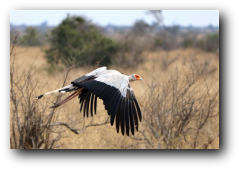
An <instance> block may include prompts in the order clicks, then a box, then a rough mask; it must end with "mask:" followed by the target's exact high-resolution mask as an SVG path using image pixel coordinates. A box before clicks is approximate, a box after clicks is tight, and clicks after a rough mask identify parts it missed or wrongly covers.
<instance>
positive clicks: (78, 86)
mask: <svg viewBox="0 0 239 169" xmlns="http://www.w3.org/2000/svg"><path fill="white" fill-rule="evenodd" d="M135 80H142V78H141V77H140V76H139V75H136V74H133V75H130V76H127V75H124V74H122V73H120V72H119V71H116V70H107V69H106V67H101V68H98V69H95V70H94V71H92V72H89V73H87V74H85V75H84V76H81V77H80V78H78V79H75V80H74V81H72V82H71V85H68V86H65V87H63V88H60V89H57V90H54V91H51V92H48V93H45V94H43V95H40V96H38V97H37V99H40V98H41V97H42V96H44V95H47V94H51V93H54V92H62V93H65V92H72V91H74V92H73V93H72V94H71V95H70V96H69V97H67V98H66V99H64V100H62V101H61V102H59V103H56V104H54V105H53V106H51V108H56V107H59V106H60V105H62V104H64V103H66V102H67V101H69V100H71V99H72V98H74V97H76V96H79V100H80V104H81V107H80V111H82V110H83V113H84V116H85V115H86V116H87V117H88V116H89V113H91V116H93V112H95V113H96V106H97V98H98V97H99V98H100V99H102V100H103V103H104V105H105V109H106V110H107V111H108V115H109V116H110V117H111V120H110V122H111V125H113V124H114V121H115V122H116V129H117V132H119V128H121V133H122V134H123V135H124V132H125V131H126V134H127V135H129V130H131V133H132V134H133V135H134V130H135V128H136V130H138V123H139V121H141V111H140V108H139V105H138V102H137V100H136V98H135V95H134V92H133V89H132V88H131V87H130V85H129V82H131V81H135Z"/></svg>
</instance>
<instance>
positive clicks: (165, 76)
mask: <svg viewBox="0 0 239 169" xmlns="http://www.w3.org/2000/svg"><path fill="white" fill-rule="evenodd" d="M15 54H16V55H15V62H16V63H18V64H19V65H21V66H20V68H19V70H18V73H20V72H21V71H23V70H24V69H21V68H28V67H32V69H33V70H34V71H35V74H34V79H38V83H37V87H36V90H35V91H34V93H36V95H40V94H42V93H45V92H47V91H50V90H54V89H56V88H60V87H61V86H62V83H63V80H64V76H65V72H64V71H60V72H56V73H54V74H49V73H48V72H47V71H46V68H47V66H48V65H47V62H46V59H45V58H44V49H43V48H40V47H27V48H24V47H17V48H16V51H15ZM144 55H145V58H144V59H145V62H144V64H142V65H139V66H138V67H137V68H136V69H135V68H134V69H133V68H127V69H125V68H121V67H120V66H111V67H109V68H108V69H116V70H119V71H120V72H122V73H124V74H133V73H135V74H139V75H140V76H142V77H143V81H142V82H141V81H137V82H133V83H132V84H131V86H132V88H133V90H134V92H135V95H136V97H137V99H138V101H139V104H140V105H141V106H142V107H144V105H145V101H146V98H148V95H149V86H150V85H151V83H152V82H153V83H155V84H159V86H160V85H161V86H162V85H163V83H164V81H168V80H170V78H171V75H172V73H174V72H175V70H177V71H178V72H179V79H181V77H183V76H186V75H185V74H186V72H190V71H191V69H193V67H190V65H188V62H187V61H190V60H191V58H194V59H195V60H196V62H197V63H204V64H210V67H213V68H214V70H213V71H212V73H210V74H208V75H207V76H205V78H202V79H201V80H199V81H197V83H199V84H198V85H199V86H200V83H201V82H202V83H204V82H207V84H210V86H209V87H210V90H209V92H208V93H209V94H210V91H212V92H213V91H214V90H218V89H219V58H218V55H215V54H213V53H206V52H202V51H199V50H196V49H177V50H173V51H169V52H165V51H158V52H145V54H144ZM199 65H200V64H199ZM93 69H94V67H93V66H92V67H82V68H74V69H72V70H71V71H70V72H69V76H68V77H67V80H66V84H69V83H70V82H71V81H72V80H74V79H76V78H78V77H80V76H82V75H83V74H85V73H87V72H89V71H91V70H93ZM184 72H185V74H184ZM212 80H213V81H212ZM191 90H193V88H192V89H191ZM200 90H201V92H203V91H204V90H205V93H206V88H205V85H203V86H202V87H201V88H200ZM67 95H68V93H67V94H64V95H63V96H62V98H64V97H66V96H67ZM57 96H58V94H53V95H51V96H50V95H47V96H45V97H43V98H42V99H40V100H38V101H37V104H38V105H41V104H44V105H45V106H46V107H50V106H51V105H52V104H53V103H54V102H55V100H56V97H57ZM217 97H218V100H219V96H217ZM32 99H34V98H32ZM78 102H79V101H78V99H74V100H72V101H70V102H68V103H66V104H65V105H63V106H61V107H59V108H57V111H56V113H57V118H56V122H57V121H58V122H67V123H69V124H70V125H71V126H72V127H73V128H83V127H84V126H86V125H87V124H89V123H91V122H92V120H93V123H102V122H104V121H105V120H106V119H107V117H108V115H107V112H106V111H105V109H104V107H103V103H102V101H100V100H99V101H98V107H97V115H95V116H94V117H89V118H83V117H82V116H83V115H82V113H80V112H79V108H80V105H79V103H78ZM12 110H13V108H12V104H11V111H12ZM51 111H52V109H47V110H46V113H50V112H51ZM214 111H215V112H217V111H219V104H218V106H217V109H215V110H214ZM142 113H143V121H142V123H140V125H139V128H140V129H142V128H144V126H145V119H144V117H145V116H147V115H146V114H145V112H144V111H142ZM11 120H12V118H11ZM210 126H211V128H212V129H210V131H208V132H209V134H211V135H214V136H215V137H213V138H214V139H213V140H212V141H211V142H210V144H209V145H208V146H207V148H212V149H218V148H219V115H217V117H216V118H214V119H213V120H212V121H210ZM11 130H12V129H11ZM208 130H209V129H208ZM206 131H207V130H205V132H206ZM212 131H213V132H212ZM57 132H58V134H59V133H60V136H61V139H60V140H59V141H58V142H57V143H56V145H55V148H63V149H64V148H67V149H124V148H126V149H127V148H137V149H144V148H147V146H145V140H144V141H142V140H136V139H132V138H130V137H128V136H122V135H121V134H120V133H119V134H118V133H117V132H116V129H115V126H111V125H110V124H106V125H102V126H95V127H89V128H87V129H86V130H85V131H84V132H83V133H81V134H75V133H73V132H71V131H69V130H67V128H65V127H64V126H63V127H61V128H59V129H58V131H57ZM140 137H141V135H140V133H136V134H135V138H140ZM202 141H203V139H202ZM152 142H153V139H152ZM159 142H160V141H155V146H153V147H151V148H157V145H158V143H159ZM153 144H154V143H153ZM185 144H186V143H185ZM162 147H163V146H162ZM181 148H182V147H181ZM183 148H191V147H190V146H186V145H185V146H183Z"/></svg>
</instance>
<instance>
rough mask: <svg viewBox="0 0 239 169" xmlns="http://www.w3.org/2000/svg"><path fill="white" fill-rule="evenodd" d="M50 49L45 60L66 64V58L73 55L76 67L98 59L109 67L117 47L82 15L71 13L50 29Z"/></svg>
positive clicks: (94, 62)
mask: <svg viewBox="0 0 239 169" xmlns="http://www.w3.org/2000/svg"><path fill="white" fill-rule="evenodd" d="M49 42H50V49H48V50H47V51H46V57H47V60H48V62H49V63H50V64H51V65H52V64H58V63H63V64H64V65H67V64H68V60H69V59H68V58H70V57H71V56H74V57H75V58H76V60H77V63H78V64H77V65H76V66H81V65H92V64H96V63H98V62H100V64H101V65H105V66H108V65H110V64H111V63H112V61H113V59H114V58H115V56H116V53H117V51H118V49H119V44H118V43H117V42H114V41H113V40H111V39H109V38H106V37H104V36H103V34H102V33H101V32H100V30H99V28H97V26H96V25H94V24H92V23H90V22H89V21H87V20H86V19H85V18H82V17H77V16H71V17H67V18H66V19H64V20H63V21H62V22H61V24H60V25H59V26H57V27H56V28H54V29H53V30H52V31H51V35H50V37H49Z"/></svg>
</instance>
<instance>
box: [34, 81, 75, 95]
mask: <svg viewBox="0 0 239 169" xmlns="http://www.w3.org/2000/svg"><path fill="white" fill-rule="evenodd" d="M76 89H78V88H77V87H74V86H73V85H72V84H71V85H69V86H65V87H63V88H59V89H56V90H53V91H50V92H47V93H44V94H41V95H39V96H37V97H36V99H40V98H42V97H43V96H45V95H48V94H52V93H57V92H62V93H65V92H69V91H73V90H76Z"/></svg>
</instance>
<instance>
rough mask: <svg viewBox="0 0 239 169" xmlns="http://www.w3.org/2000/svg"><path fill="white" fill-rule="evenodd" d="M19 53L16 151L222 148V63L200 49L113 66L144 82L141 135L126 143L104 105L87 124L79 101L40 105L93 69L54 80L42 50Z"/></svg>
mask: <svg viewBox="0 0 239 169" xmlns="http://www.w3.org/2000/svg"><path fill="white" fill-rule="evenodd" d="M15 47H16V46H14V48H11V49H13V50H11V71H10V73H11V74H10V77H11V81H10V90H11V91H10V103H11V104H10V113H11V116H10V121H11V123H10V124H11V131H10V137H11V138H10V139H11V144H10V148H17V149H19V148H25V149H29V148H37V149H39V148H40V149H44V148H60V149H62V148H67V149H122V148H125V149H131V148H134V149H144V148H153V149H155V148H160V149H162V148H166V149H185V148H188V149H195V148H196V149H204V148H213V149H217V148H219V60H218V56H217V55H215V54H211V53H206V52H202V51H200V50H195V49H178V50H173V51H168V52H164V51H157V52H145V53H143V56H144V60H145V62H144V64H141V65H139V66H138V67H137V68H134V69H130V68H122V67H121V66H118V67H116V66H115V67H109V69H117V70H119V71H121V72H123V73H124V74H132V73H137V74H139V75H141V76H142V77H143V79H144V80H143V82H142V83H140V82H134V83H132V87H133V89H134V91H135V95H136V97H137V98H138V101H139V103H140V106H141V109H142V113H143V120H142V123H141V124H140V126H139V130H140V131H139V132H137V133H136V135H135V136H131V137H127V136H122V135H121V134H117V133H116V131H115V127H111V126H110V124H108V122H107V120H108V115H107V112H106V111H105V109H104V107H103V104H102V102H101V101H100V102H99V104H98V108H97V109H98V110H97V115H96V116H94V117H93V118H91V117H90V118H85V119H84V118H83V115H82V114H80V113H79V107H80V106H79V103H78V102H79V101H78V100H77V99H74V100H72V101H71V102H69V103H67V104H65V105H64V106H62V107H59V108H57V109H49V107H50V106H51V105H52V103H54V102H56V100H57V99H59V97H66V96H64V95H61V94H57V95H54V94H53V95H51V96H46V97H43V98H42V99H41V100H38V101H36V100H35V99H34V97H35V96H37V95H39V94H42V93H44V92H46V91H49V90H53V89H55V88H59V87H61V86H62V85H64V83H66V84H68V83H69V82H70V81H71V80H73V79H75V78H77V77H79V76H81V75H83V74H84V73H87V72H88V71H90V70H92V69H94V67H82V68H74V69H71V71H70V72H69V71H68V69H66V70H64V71H61V72H56V73H55V74H54V75H49V74H48V73H47V71H45V69H46V67H47V62H46V60H45V59H44V53H43V50H41V49H40V48H38V47H28V48H23V47H16V48H15ZM66 72H68V74H67V75H66Z"/></svg>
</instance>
